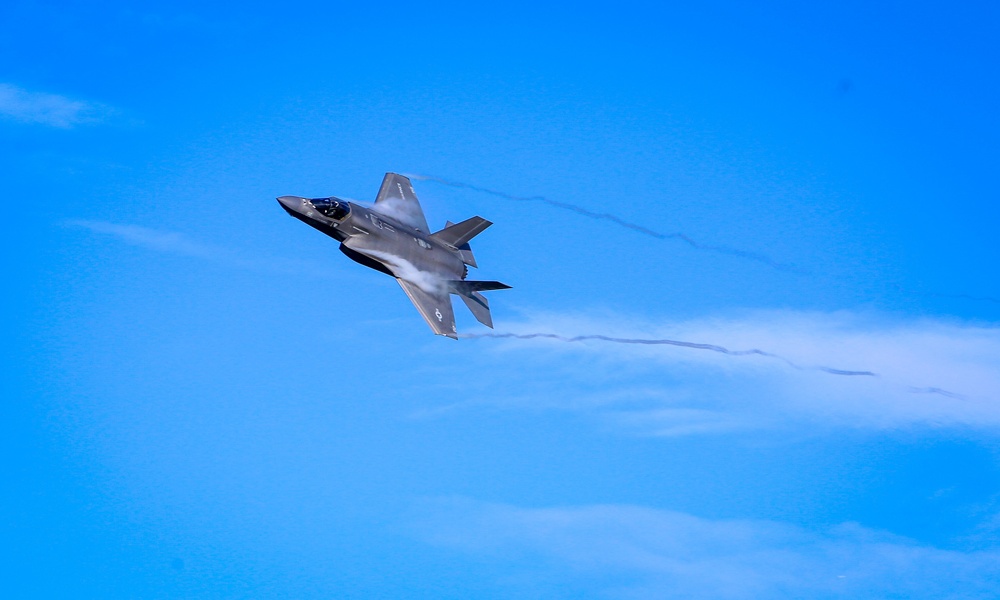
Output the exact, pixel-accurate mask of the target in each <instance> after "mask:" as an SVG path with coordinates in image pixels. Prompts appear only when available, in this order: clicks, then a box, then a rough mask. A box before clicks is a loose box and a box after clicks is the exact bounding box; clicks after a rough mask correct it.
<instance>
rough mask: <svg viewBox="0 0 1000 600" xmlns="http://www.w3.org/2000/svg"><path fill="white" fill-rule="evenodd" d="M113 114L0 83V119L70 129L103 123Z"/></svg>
mask: <svg viewBox="0 0 1000 600" xmlns="http://www.w3.org/2000/svg"><path fill="white" fill-rule="evenodd" d="M113 112H114V111H113V110H112V109H111V108H110V107H108V106H105V105H103V104H98V103H94V102H86V101H83V100H74V99H72V98H67V97H66V96H60V95H58V94H49V93H45V92H32V91H29V90H25V89H23V88H19V87H17V86H15V85H11V84H9V83H0V116H2V117H5V118H7V119H12V120H15V121H20V122H22V123H37V124H41V125H50V126H52V127H61V128H69V127H73V126H74V125H83V124H90V123H97V122H100V121H103V120H104V119H106V118H107V117H108V116H110V115H111V114H112V113H113Z"/></svg>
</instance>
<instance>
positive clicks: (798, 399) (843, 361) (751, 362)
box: [470, 311, 1000, 435]
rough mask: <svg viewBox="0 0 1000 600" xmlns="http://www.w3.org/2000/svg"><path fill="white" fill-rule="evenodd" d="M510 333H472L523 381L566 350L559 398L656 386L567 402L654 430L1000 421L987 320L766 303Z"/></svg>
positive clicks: (536, 320) (996, 333) (552, 318)
mask: <svg viewBox="0 0 1000 600" xmlns="http://www.w3.org/2000/svg"><path fill="white" fill-rule="evenodd" d="M511 329H512V332H511V333H509V334H506V333H503V332H501V333H499V334H497V335H498V336H500V337H501V339H498V340H470V342H472V343H477V344H486V343H491V344H493V347H494V349H495V350H496V351H498V352H504V353H505V357H506V358H507V359H508V360H518V357H519V355H520V356H521V357H523V361H524V369H523V372H524V374H525V375H524V377H523V379H524V380H526V381H533V382H536V383H537V382H539V381H543V382H544V381H545V379H546V372H545V370H544V369H546V368H549V367H548V365H551V364H554V363H555V362H556V361H555V360H554V359H555V358H563V359H564V358H565V356H566V355H567V354H569V355H573V356H574V357H575V358H574V360H572V361H565V360H561V361H560V364H561V365H563V366H562V367H561V371H559V372H558V373H556V374H554V375H550V376H549V378H558V379H559V380H560V382H561V383H560V388H561V389H563V390H567V391H566V392H565V393H566V394H569V393H570V392H569V391H568V390H573V389H576V390H577V391H578V392H579V393H580V394H583V395H586V396H590V395H597V394H602V393H608V394H611V393H613V394H614V395H615V396H616V397H618V398H621V397H622V396H623V395H627V390H628V389H630V388H631V387H637V388H642V389H648V388H649V387H650V386H656V385H657V384H658V383H659V385H660V386H661V389H662V390H663V392H664V393H663V397H662V398H660V399H658V400H649V399H648V398H647V399H646V400H644V401H643V402H641V403H635V402H632V403H627V402H625V403H620V407H618V408H616V406H615V405H614V404H611V405H608V404H600V403H595V402H585V403H578V402H577V401H576V400H575V399H574V400H572V401H570V405H571V406H573V407H575V408H583V409H586V410H595V411H600V412H602V413H605V414H607V415H608V416H609V417H611V418H613V419H615V420H616V421H617V422H621V423H626V424H629V425H630V426H637V425H639V424H641V423H647V424H648V426H649V432H652V433H661V434H664V435H680V434H683V433H697V432H705V431H729V430H733V429H737V428H742V427H744V426H746V425H747V424H748V423H754V422H757V423H762V422H769V423H773V422H776V421H777V422H780V421H789V420H793V421H794V420H799V419H807V420H812V421H816V420H818V421H820V422H824V423H828V424H838V425H848V426H857V427H876V428H882V427H899V426H906V425H914V424H921V425H931V426H953V425H963V426H971V427H990V428H995V427H997V426H1000V327H998V326H996V325H989V324H967V323H959V322H944V321H936V320H931V319H920V320H908V321H902V320H898V319H892V318H889V317H885V316H879V315H872V314H867V315H866V314H859V313H851V312H838V313H816V312H795V311H771V312H758V313H751V314H746V315H742V316H738V317H725V318H706V319H693V320H688V321H677V322H666V323H664V322H661V323H648V322H647V323H642V322H636V321H634V320H630V319H628V318H626V317H622V316H621V315H613V314H612V315H600V316H580V315H558V314H537V315H535V316H534V317H533V318H531V319H530V320H528V321H526V322H523V323H521V324H519V325H517V326H515V327H512V328H511ZM593 332H602V333H600V334H594V333H593ZM487 335H491V334H487ZM505 336H506V337H505ZM536 365H547V366H546V367H542V366H536ZM565 365H572V366H571V367H566V366H565ZM568 369H573V370H572V371H568ZM535 371H537V373H536V374H534V375H533V376H531V375H528V374H529V373H535ZM623 372H625V373H628V376H627V377H623V376H622V375H621V373H623ZM831 375H836V376H831ZM845 375H850V376H845ZM574 380H576V381H578V382H579V384H580V385H578V386H576V387H575V388H574V386H573V385H572V384H571V383H570V382H572V381H574ZM501 402H502V400H501Z"/></svg>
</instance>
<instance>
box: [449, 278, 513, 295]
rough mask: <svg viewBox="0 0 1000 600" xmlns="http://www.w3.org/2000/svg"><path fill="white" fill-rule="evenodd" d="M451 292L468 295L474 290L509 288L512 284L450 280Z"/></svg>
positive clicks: (486, 290)
mask: <svg viewBox="0 0 1000 600" xmlns="http://www.w3.org/2000/svg"><path fill="white" fill-rule="evenodd" d="M448 288H449V290H448V291H450V292H451V293H453V294H459V295H461V296H466V295H469V294H472V293H473V292H488V291H490V290H508V289H510V286H509V285H507V284H506V283H500V282H499V281H449V282H448Z"/></svg>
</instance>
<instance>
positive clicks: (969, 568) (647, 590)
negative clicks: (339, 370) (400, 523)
mask: <svg viewBox="0 0 1000 600" xmlns="http://www.w3.org/2000/svg"><path fill="white" fill-rule="evenodd" d="M416 520H417V522H418V523H419V525H418V532H419V535H421V537H423V539H425V540H426V541H427V542H429V543H431V544H434V545H438V546H443V547H446V548H451V549H453V550H458V551H461V552H464V553H467V554H469V555H472V556H474V557H478V558H479V559H481V560H483V561H484V562H489V563H490V564H491V565H496V564H499V565H501V566H502V567H503V568H504V573H505V574H506V575H507V577H505V580H506V582H507V584H508V585H517V586H520V587H522V588H525V589H519V590H515V592H516V593H518V594H527V595H535V594H537V593H538V591H539V590H537V589H536V590H532V589H530V588H532V587H533V586H532V584H531V581H532V579H533V578H537V579H538V580H541V581H545V582H547V584H548V585H549V586H551V585H552V583H553V582H560V583H561V584H565V585H566V586H570V588H579V589H576V590H574V591H573V593H571V594H567V595H568V596H570V595H571V596H573V597H586V596H599V597H607V596H611V597H645V598H672V597H681V598H693V597H697V598H831V597H835V598H840V597H849V598H874V597H880V598H884V597H905V598H987V597H992V596H993V595H994V593H995V590H996V589H997V587H998V586H1000V552H998V551H997V549H996V548H993V547H987V548H981V549H976V550H970V551H955V550H946V549H941V548H936V547H933V546H928V545H924V544H920V543H918V542H915V541H913V540H909V539H906V538H902V537H899V536H895V535H892V534H889V533H885V532H881V531H876V530H872V529H868V528H865V527H862V526H860V525H857V524H852V523H846V524H842V525H839V526H835V527H829V528H823V529H819V530H808V529H804V528H801V527H798V526H795V525H791V524H787V523H780V522H774V521H765V520H735V519H734V520H712V519H705V518H700V517H697V516H694V515H690V514H686V513H682V512H675V511H668V510H656V509H651V508H645V507H639V506H629V505H596V506H580V507H556V508H523V507H517V506H511V505H505V504H488V503H483V502H476V501H473V500H467V499H450V500H436V501H429V502H426V503H424V504H423V505H422V506H420V507H419V508H418V509H417V519H416ZM512 571H513V572H515V573H516V572H518V571H520V572H521V574H522V575H523V576H521V577H518V576H516V575H514V576H512V575H511V572H512ZM524 575H526V576H524ZM515 581H516V582H519V583H510V582H515ZM498 583H500V582H498ZM564 589H565V588H564ZM533 592H534V593H533Z"/></svg>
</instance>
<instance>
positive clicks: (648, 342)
mask: <svg viewBox="0 0 1000 600" xmlns="http://www.w3.org/2000/svg"><path fill="white" fill-rule="evenodd" d="M459 337H461V338H464V339H476V338H510V339H518V340H532V339H536V338H543V339H549V340H558V341H560V342H568V343H573V342H584V341H587V340H598V341H602V342H611V343H613V344H638V345H642V346H679V347H681V348H693V349H695V350H707V351H709V352H718V353H720V354H728V355H729V356H750V355H755V356H763V357H765V358H773V359H775V360H780V361H781V362H783V363H785V364H786V365H788V366H789V367H791V368H793V369H796V370H799V371H822V372H823V373H828V374H830V375H841V376H846V377H877V378H881V376H880V375H879V374H878V373H874V372H872V371H849V370H845V369H834V368H833V367H826V366H822V365H815V366H803V365H799V364H796V363H794V362H792V361H791V360H789V359H787V358H785V357H784V356H781V355H780V354H774V353H773V352H767V351H765V350H760V349H758V348H751V349H749V350H730V349H729V348H726V347H724V346H718V345H716V344H699V343H696V342H684V341H681V340H671V339H666V338H654V339H644V338H619V337H611V336H607V335H576V336H565V335H559V334H557V333H467V334H462V335H460V336H459ZM906 390H907V391H908V392H911V393H914V394H938V395H940V396H945V397H946V398H954V399H957V400H964V399H965V398H966V397H965V396H963V395H961V394H956V393H955V392H949V391H948V390H945V389H941V388H938V387H922V388H918V387H912V386H907V388H906Z"/></svg>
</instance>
